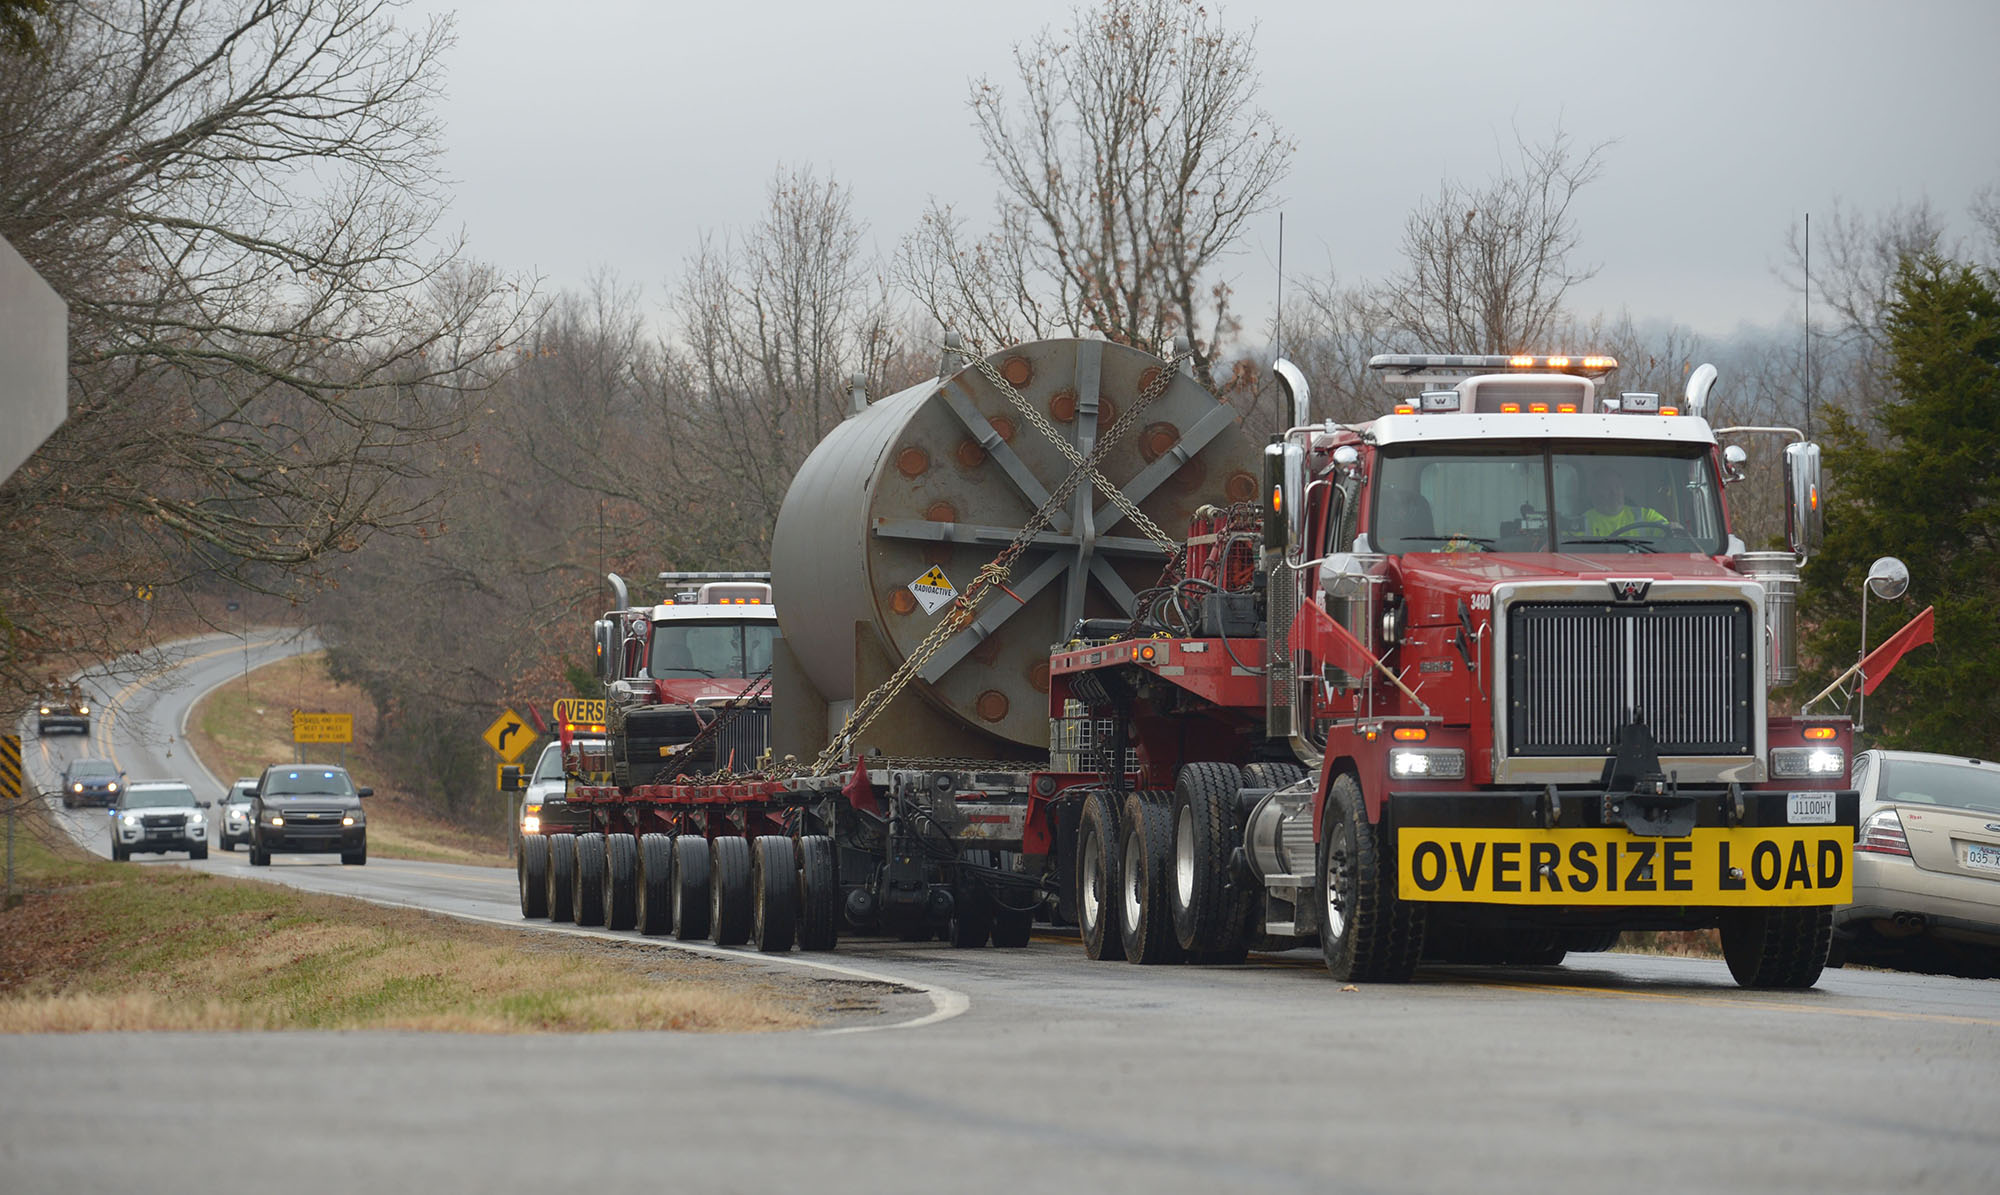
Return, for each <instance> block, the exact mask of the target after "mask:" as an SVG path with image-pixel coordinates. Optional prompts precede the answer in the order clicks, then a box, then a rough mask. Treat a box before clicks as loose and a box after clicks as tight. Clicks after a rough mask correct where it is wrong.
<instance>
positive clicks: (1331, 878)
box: [1326, 826, 1353, 941]
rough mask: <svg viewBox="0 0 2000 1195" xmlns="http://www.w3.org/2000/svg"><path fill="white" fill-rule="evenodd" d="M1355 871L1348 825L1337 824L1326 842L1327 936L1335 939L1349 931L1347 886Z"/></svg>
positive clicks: (1332, 939) (1329, 938) (1329, 939)
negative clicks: (1350, 855)
mask: <svg viewBox="0 0 2000 1195" xmlns="http://www.w3.org/2000/svg"><path fill="white" fill-rule="evenodd" d="M1352 873H1353V863H1352V860H1350V859H1349V858H1348V850H1347V827H1346V826H1337V827H1335V828H1334V831H1333V836H1332V838H1331V839H1329V840H1328V842H1327V844H1326V936H1327V940H1328V941H1334V940H1337V939H1339V938H1340V937H1342V936H1344V935H1345V934H1346V932H1347V904H1348V898H1347V888H1348V884H1349V882H1350V880H1351V877H1352Z"/></svg>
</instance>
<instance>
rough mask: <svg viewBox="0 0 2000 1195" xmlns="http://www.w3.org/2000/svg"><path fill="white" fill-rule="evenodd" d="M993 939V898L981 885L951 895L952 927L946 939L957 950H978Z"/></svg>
mask: <svg viewBox="0 0 2000 1195" xmlns="http://www.w3.org/2000/svg"><path fill="white" fill-rule="evenodd" d="M992 936H993V897H992V895H991V894H990V893H988V892H987V891H986V885H984V884H981V883H977V882H975V883H972V884H968V885H966V886H964V887H962V888H960V889H959V890H957V891H956V892H953V893H952V894H951V925H950V927H949V929H948V930H947V931H946V933H945V940H946V941H948V942H950V943H951V944H952V947H953V948H954V949H957V950H978V949H979V948H981V947H983V946H985V945H986V940H987V939H988V938H990V937H992Z"/></svg>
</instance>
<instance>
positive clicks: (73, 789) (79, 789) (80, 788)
mask: <svg viewBox="0 0 2000 1195" xmlns="http://www.w3.org/2000/svg"><path fill="white" fill-rule="evenodd" d="M69 787H70V791H71V792H79V793H80V792H82V791H83V785H81V784H72V785H70V786H69Z"/></svg>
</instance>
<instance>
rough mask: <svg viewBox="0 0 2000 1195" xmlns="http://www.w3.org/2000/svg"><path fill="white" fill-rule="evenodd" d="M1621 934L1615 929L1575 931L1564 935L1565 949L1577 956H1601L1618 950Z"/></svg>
mask: <svg viewBox="0 0 2000 1195" xmlns="http://www.w3.org/2000/svg"><path fill="white" fill-rule="evenodd" d="M1621 934H1622V931H1620V930H1615V929H1573V930H1569V931H1567V932H1566V933H1564V934H1563V947H1564V948H1565V949H1567V950H1569V951H1571V952H1572V953H1575V954H1601V953H1603V952H1604V951H1607V950H1614V949H1616V948H1617V946H1618V939H1619V937H1620V936H1621Z"/></svg>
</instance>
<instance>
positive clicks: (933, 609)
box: [910, 564, 958, 614]
mask: <svg viewBox="0 0 2000 1195" xmlns="http://www.w3.org/2000/svg"><path fill="white" fill-rule="evenodd" d="M910 592H911V594H913V595H915V597H916V599H917V605H919V606H922V607H923V608H924V613H926V614H936V613H937V612H938V611H939V610H942V609H944V607H945V606H946V605H947V604H948V603H949V602H950V601H951V600H952V599H953V598H955V597H957V596H958V589H957V588H956V587H955V586H953V585H952V583H951V581H950V579H949V578H947V577H946V576H945V575H944V570H943V569H941V568H939V567H938V566H937V565H935V564H933V565H931V566H930V568H929V569H927V570H925V572H924V575H923V576H921V577H918V578H917V579H916V580H914V581H912V582H910Z"/></svg>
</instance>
